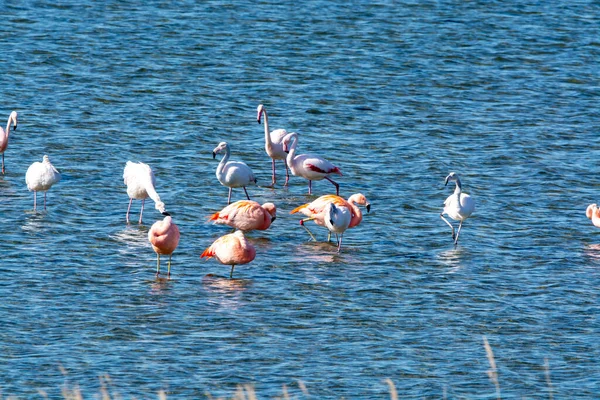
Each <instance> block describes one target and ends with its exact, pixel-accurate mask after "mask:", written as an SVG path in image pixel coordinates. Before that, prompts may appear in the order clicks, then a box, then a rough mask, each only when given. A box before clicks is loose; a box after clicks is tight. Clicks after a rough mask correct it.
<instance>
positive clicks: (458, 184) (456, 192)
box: [454, 179, 462, 195]
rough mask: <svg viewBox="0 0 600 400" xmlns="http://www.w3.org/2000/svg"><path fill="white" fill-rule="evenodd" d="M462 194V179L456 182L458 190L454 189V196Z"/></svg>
mask: <svg viewBox="0 0 600 400" xmlns="http://www.w3.org/2000/svg"><path fill="white" fill-rule="evenodd" d="M461 192H462V185H461V184H460V179H457V180H456V188H455V189H454V194H458V195H460V193H461Z"/></svg>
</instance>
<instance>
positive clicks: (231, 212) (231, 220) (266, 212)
mask: <svg viewBox="0 0 600 400" xmlns="http://www.w3.org/2000/svg"><path fill="white" fill-rule="evenodd" d="M276 212H277V209H276V207H275V204H273V203H265V204H263V205H262V206H261V205H260V204H258V203H257V202H255V201H252V200H239V201H236V202H235V203H232V204H230V205H228V206H227V207H225V208H223V209H222V210H221V211H219V212H217V213H214V214H213V215H211V216H210V221H214V222H215V224H223V225H229V226H231V227H232V228H234V229H239V230H242V231H252V230H260V231H264V230H265V229H268V228H269V227H270V226H271V223H272V222H273V221H275V218H276Z"/></svg>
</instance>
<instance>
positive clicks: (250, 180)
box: [213, 142, 256, 204]
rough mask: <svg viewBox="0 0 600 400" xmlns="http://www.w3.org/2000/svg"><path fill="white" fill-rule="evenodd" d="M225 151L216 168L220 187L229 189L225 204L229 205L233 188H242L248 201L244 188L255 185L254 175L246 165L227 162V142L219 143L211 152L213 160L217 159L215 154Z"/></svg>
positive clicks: (228, 152)
mask: <svg viewBox="0 0 600 400" xmlns="http://www.w3.org/2000/svg"><path fill="white" fill-rule="evenodd" d="M222 150H225V154H224V155H223V158H221V161H220V162H219V166H218V167H217V172H216V175H217V179H218V180H219V182H221V185H223V186H227V187H228V188H229V196H228V197H227V204H230V203H231V190H232V189H233V188H238V187H241V188H244V192H246V197H247V198H248V200H250V196H248V191H247V190H246V186H249V185H254V184H256V178H255V177H254V173H253V172H252V170H251V169H250V167H249V166H248V165H246V163H243V162H241V161H229V156H230V155H231V150H230V149H229V145H228V144H227V142H221V143H219V145H218V146H217V147H215V148H214V150H213V158H216V157H217V153H219V152H221V151H222Z"/></svg>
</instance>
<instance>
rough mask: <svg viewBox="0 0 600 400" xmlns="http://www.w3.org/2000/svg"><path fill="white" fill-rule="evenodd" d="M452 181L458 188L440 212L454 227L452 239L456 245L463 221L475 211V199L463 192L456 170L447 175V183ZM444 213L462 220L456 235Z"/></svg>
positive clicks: (454, 218)
mask: <svg viewBox="0 0 600 400" xmlns="http://www.w3.org/2000/svg"><path fill="white" fill-rule="evenodd" d="M450 181H454V182H455V183H456V188H455V190H454V193H452V194H451V195H450V196H448V198H447V199H446V201H444V209H443V211H442V213H441V214H440V217H441V218H442V219H443V220H444V221H445V222H446V224H448V225H449V226H450V228H452V239H453V240H454V245H456V244H457V243H458V236H459V235H460V230H461V228H462V224H463V222H464V221H465V220H466V219H467V218H469V216H470V215H471V214H472V213H473V211H475V200H473V198H472V197H471V196H469V195H468V194H466V193H463V192H462V185H461V181H460V178H459V177H458V175H457V174H456V173H455V172H451V173H450V174H449V175H448V176H447V177H446V185H447V184H448V182H450ZM444 214H446V215H448V216H449V217H450V218H452V219H453V220H455V221H460V224H459V226H458V232H457V233H456V235H455V234H454V227H453V226H452V224H451V223H450V222H448V220H446V219H445V218H444Z"/></svg>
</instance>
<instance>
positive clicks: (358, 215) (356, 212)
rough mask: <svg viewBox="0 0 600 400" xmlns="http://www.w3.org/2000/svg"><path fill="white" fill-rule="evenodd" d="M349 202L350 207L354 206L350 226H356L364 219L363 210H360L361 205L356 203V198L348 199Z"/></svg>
mask: <svg viewBox="0 0 600 400" xmlns="http://www.w3.org/2000/svg"><path fill="white" fill-rule="evenodd" d="M348 204H350V207H351V208H352V219H351V220H350V226H356V225H358V224H359V223H360V221H362V211H361V210H360V207H358V206H357V205H356V204H355V203H354V199H353V198H352V197H350V198H349V199H348Z"/></svg>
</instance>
